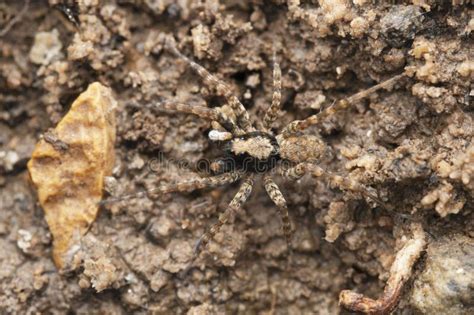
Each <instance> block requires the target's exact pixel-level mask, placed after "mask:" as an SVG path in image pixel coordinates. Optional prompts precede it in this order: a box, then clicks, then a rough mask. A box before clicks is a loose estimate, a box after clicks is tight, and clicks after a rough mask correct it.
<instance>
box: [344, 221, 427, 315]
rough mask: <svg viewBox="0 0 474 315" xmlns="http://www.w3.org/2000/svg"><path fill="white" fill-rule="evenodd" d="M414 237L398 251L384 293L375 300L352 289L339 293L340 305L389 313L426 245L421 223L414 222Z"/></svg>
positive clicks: (370, 311)
mask: <svg viewBox="0 0 474 315" xmlns="http://www.w3.org/2000/svg"><path fill="white" fill-rule="evenodd" d="M412 230H413V238H412V239H410V240H409V241H407V242H406V243H405V245H404V246H403V248H402V249H401V250H400V251H399V252H398V253H397V256H396V257H395V261H394V262H393V264H392V267H391V268H390V277H389V279H388V281H387V285H386V286H385V289H384V292H383V295H382V296H381V297H380V298H379V299H377V300H373V299H371V298H368V297H365V296H364V295H363V294H359V293H356V292H354V291H351V290H343V291H341V293H340V294H339V305H341V306H343V307H344V308H346V309H347V310H350V311H353V312H362V313H365V314H388V313H389V312H390V311H392V310H393V309H394V308H395V306H396V305H397V303H398V300H399V298H400V293H401V291H402V288H403V285H404V284H405V282H406V281H407V280H408V279H409V278H410V276H411V274H412V267H413V265H414V264H415V262H416V261H417V260H418V258H419V257H420V255H421V253H422V252H423V251H424V249H425V247H426V237H425V232H424V231H423V228H422V226H421V224H420V223H413V224H412Z"/></svg>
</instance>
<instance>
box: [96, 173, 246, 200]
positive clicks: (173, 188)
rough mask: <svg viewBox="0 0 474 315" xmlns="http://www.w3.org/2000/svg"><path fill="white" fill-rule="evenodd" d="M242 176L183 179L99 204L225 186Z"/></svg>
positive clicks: (230, 174)
mask: <svg viewBox="0 0 474 315" xmlns="http://www.w3.org/2000/svg"><path fill="white" fill-rule="evenodd" d="M241 177H242V173H240V172H231V173H225V174H221V175H217V176H212V177H203V178H196V179H191V180H187V181H183V182H180V183H174V184H169V185H162V186H159V187H157V188H153V189H149V190H145V191H140V192H137V193H134V194H130V195H125V196H121V197H112V198H108V199H105V200H102V201H101V202H100V203H99V204H108V203H113V202H118V201H122V200H129V199H134V198H141V197H144V196H146V195H147V194H149V193H158V194H169V193H173V192H188V191H193V190H197V189H203V188H211V187H218V186H223V185H226V184H230V183H233V182H236V181H237V180H239V179H240V178H241Z"/></svg>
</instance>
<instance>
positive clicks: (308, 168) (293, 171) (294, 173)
mask: <svg viewBox="0 0 474 315" xmlns="http://www.w3.org/2000/svg"><path fill="white" fill-rule="evenodd" d="M307 173H310V174H312V175H314V176H316V177H324V178H326V180H328V181H329V183H331V184H333V185H334V186H337V187H339V188H340V189H342V190H350V191H354V192H357V193H360V194H362V195H363V196H364V197H367V198H369V199H371V200H372V201H374V202H375V203H377V204H378V205H380V206H382V207H383V208H385V209H387V210H390V211H391V210H393V209H392V208H391V207H389V206H388V205H387V204H386V203H385V202H383V201H382V200H381V199H380V198H379V196H377V195H376V194H374V193H373V192H371V191H369V190H368V189H367V187H365V186H364V185H362V184H360V183H358V182H356V181H355V180H352V179H350V178H348V177H344V176H341V175H338V174H334V173H332V172H329V171H326V170H324V169H323V168H321V167H320V166H318V165H316V164H313V163H307V162H303V163H299V164H297V165H296V166H294V167H292V168H289V169H287V170H283V171H282V175H283V176H284V177H286V178H289V179H293V180H297V179H299V178H301V177H303V176H304V175H305V174H307Z"/></svg>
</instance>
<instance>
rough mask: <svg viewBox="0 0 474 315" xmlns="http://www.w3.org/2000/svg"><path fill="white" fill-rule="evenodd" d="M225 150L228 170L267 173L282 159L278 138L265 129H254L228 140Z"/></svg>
mask: <svg viewBox="0 0 474 315" xmlns="http://www.w3.org/2000/svg"><path fill="white" fill-rule="evenodd" d="M224 152H225V153H226V157H225V158H224V160H223V161H225V162H224V163H225V169H226V170H227V171H246V172H251V173H265V172H268V171H270V170H272V169H273V168H274V167H275V166H276V165H277V162H278V161H279V160H280V159H281V158H280V146H279V144H278V142H277V139H276V138H275V137H274V136H273V135H271V134H269V133H266V132H263V131H252V132H249V133H246V134H243V135H241V136H238V137H236V138H233V139H231V140H228V141H227V142H226V143H225V144H224Z"/></svg>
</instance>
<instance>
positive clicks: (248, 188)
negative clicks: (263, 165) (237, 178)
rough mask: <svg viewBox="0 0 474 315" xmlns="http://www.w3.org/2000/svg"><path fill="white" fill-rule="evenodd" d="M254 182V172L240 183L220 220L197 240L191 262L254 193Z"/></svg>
mask: <svg viewBox="0 0 474 315" xmlns="http://www.w3.org/2000/svg"><path fill="white" fill-rule="evenodd" d="M253 183H254V174H250V175H248V176H247V177H246V178H245V179H244V180H243V182H242V184H241V185H240V188H239V190H238V191H237V193H236V194H235V196H234V198H233V199H232V201H231V202H230V203H229V206H228V207H227V209H226V210H225V211H224V212H223V213H221V214H220V215H219V218H218V221H217V222H216V223H215V224H214V225H212V226H211V228H210V229H209V230H208V231H207V232H206V233H204V234H203V235H202V236H201V237H200V238H199V240H198V241H197V242H196V246H195V247H194V257H193V259H192V261H191V264H192V263H193V262H194V261H195V260H196V259H197V257H199V254H200V253H201V252H202V250H203V249H205V248H206V247H207V245H208V244H209V241H210V240H212V239H213V238H214V236H215V235H216V234H217V233H218V232H219V231H220V229H221V227H222V226H223V225H224V224H226V223H227V221H229V219H230V218H231V217H232V215H234V213H236V212H237V211H238V210H239V209H240V208H241V207H242V205H243V204H244V203H245V201H247V199H248V197H249V196H250V194H251V193H252V188H253Z"/></svg>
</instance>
